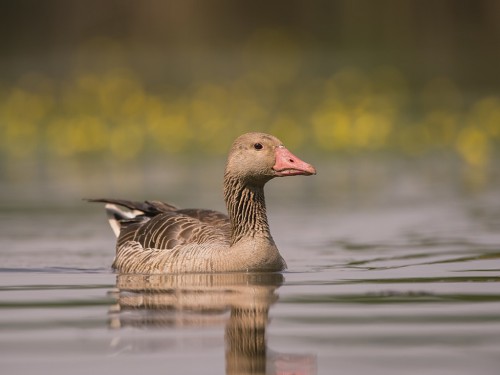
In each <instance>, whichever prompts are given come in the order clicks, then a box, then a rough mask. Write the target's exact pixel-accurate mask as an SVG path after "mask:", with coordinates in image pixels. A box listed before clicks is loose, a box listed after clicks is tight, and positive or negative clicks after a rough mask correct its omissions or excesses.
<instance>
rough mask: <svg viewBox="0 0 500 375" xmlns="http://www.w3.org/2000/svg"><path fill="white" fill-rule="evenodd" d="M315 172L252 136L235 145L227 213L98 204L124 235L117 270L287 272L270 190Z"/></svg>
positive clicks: (275, 142) (269, 139) (270, 141)
mask: <svg viewBox="0 0 500 375" xmlns="http://www.w3.org/2000/svg"><path fill="white" fill-rule="evenodd" d="M312 174H316V170H315V169H314V167H313V166H311V165H310V164H307V163H305V162H303V161H302V160H300V159H299V158H297V157H296V156H294V155H293V154H291V153H290V151H288V150H287V149H286V148H285V147H284V146H283V144H282V143H281V141H280V140H279V139H277V138H276V137H274V136H272V135H268V134H264V133H247V134H244V135H242V136H240V137H238V138H237V139H236V140H235V141H234V143H233V146H232V147H231V150H230V152H229V156H228V160H227V163H226V169H225V173H224V199H225V202H226V207H227V210H228V215H225V214H223V213H220V212H217V211H212V210H200V209H178V208H177V207H175V206H172V205H170V204H168V203H163V202H158V201H145V202H131V201H126V200H119V199H94V200H91V201H93V202H104V203H106V210H107V212H108V216H109V221H110V224H111V227H112V228H113V230H114V232H115V234H116V235H117V237H118V239H117V245H116V257H115V260H114V262H113V267H114V268H116V269H117V270H118V271H120V272H122V273H145V274H152V273H186V272H234V271H281V270H283V269H285V268H286V263H285V261H284V260H283V258H282V257H281V255H280V253H279V251H278V249H277V247H276V245H275V243H274V240H273V238H272V236H271V233H270V231H269V224H268V221H267V216H266V204H265V200H264V185H265V183H266V182H267V181H269V180H270V179H272V178H274V177H284V176H295V175H312ZM121 207H125V208H127V209H128V210H123V209H122V208H121Z"/></svg>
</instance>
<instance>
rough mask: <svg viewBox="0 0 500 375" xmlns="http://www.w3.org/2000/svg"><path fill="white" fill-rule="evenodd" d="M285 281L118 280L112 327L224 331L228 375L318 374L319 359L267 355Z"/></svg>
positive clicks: (268, 276)
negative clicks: (273, 311)
mask: <svg viewBox="0 0 500 375" xmlns="http://www.w3.org/2000/svg"><path fill="white" fill-rule="evenodd" d="M283 280H284V278H283V275H281V274H279V273H230V274H177V275H118V276H117V281H116V286H117V289H116V292H115V298H116V304H115V305H113V306H112V307H111V309H110V313H109V316H110V320H109V324H110V327H112V328H117V329H118V328H121V327H130V326H133V327H156V328H159V327H165V328H168V327H176V328H179V327H203V326H224V325H225V334H224V338H225V346H226V352H225V360H226V374H228V375H229V374H231V375H232V374H234V375H236V374H238V375H239V374H304V375H305V374H314V373H316V358H315V356H312V355H296V354H280V353H270V351H268V349H267V342H266V327H267V324H268V321H269V317H268V313H269V308H270V306H271V305H272V304H273V303H275V302H276V301H277V300H278V294H277V292H276V291H277V289H278V288H279V287H280V286H281V284H282V283H283Z"/></svg>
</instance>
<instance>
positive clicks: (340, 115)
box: [0, 35, 500, 167]
mask: <svg viewBox="0 0 500 375" xmlns="http://www.w3.org/2000/svg"><path fill="white" fill-rule="evenodd" d="M262 40H266V43H267V44H266V43H262ZM274 42H275V43H279V45H280V53H284V54H285V55H286V56H287V58H286V59H285V61H286V62H287V63H286V64H283V59H281V60H279V61H278V62H276V63H273V61H274V60H273V59H272V58H271V59H266V58H256V56H266V53H268V52H269V51H272V50H273V39H272V38H271V40H269V38H268V37H266V38H264V37H262V38H260V39H259V35H256V36H254V37H253V38H252V39H251V40H250V42H249V43H248V45H247V46H245V47H244V49H243V53H242V57H243V60H244V64H242V65H243V67H242V68H241V69H240V71H241V74H239V75H238V76H235V77H234V78H232V79H231V80H228V81H226V82H223V83H221V82H220V81H215V80H214V82H203V83H201V82H200V83H198V84H196V85H193V87H191V88H185V89H176V90H170V91H169V90H165V92H162V93H159V94H158V93H153V92H152V90H147V89H146V88H145V83H143V82H142V81H141V79H140V78H139V75H137V74H135V73H134V72H133V71H132V70H130V69H125V68H123V69H108V70H104V71H101V72H100V73H96V71H97V70H96V69H88V70H79V71H78V73H75V74H74V75H73V76H72V78H70V79H68V80H67V81H65V82H63V83H56V82H55V81H52V80H51V79H49V78H48V77H45V76H42V75H39V74H33V73H29V74H26V75H25V76H24V77H22V78H21V79H20V80H19V82H18V83H17V84H15V85H13V86H12V87H3V88H2V87H0V97H1V98H2V101H1V103H0V151H1V152H2V154H3V155H4V156H6V157H9V158H32V157H39V156H40V155H50V156H54V157H59V158H66V157H79V156H83V155H96V156H103V155H105V156H108V157H111V158H116V159H130V158H135V157H139V156H141V155H145V154H147V153H150V152H165V153H188V152H192V150H199V151H200V152H203V153H208V154H210V153H225V152H226V150H227V147H228V144H229V143H230V142H231V140H232V139H233V138H234V137H235V136H236V135H238V134H239V133H241V132H244V131H248V130H263V131H268V132H271V133H275V134H276V135H278V136H281V137H282V138H283V139H284V140H286V142H287V144H288V145H289V146H290V147H291V148H293V149H298V148H301V147H302V148H308V149H314V150H323V151H325V152H349V153H357V152H365V151H374V150H390V151H396V152H402V153H404V154H411V155H414V154H421V153H424V152H429V151H435V150H453V151H454V152H456V153H458V154H459V155H460V156H461V157H462V158H463V160H464V161H465V162H466V163H467V164H468V165H471V166H474V167H476V166H479V167H481V166H485V165H487V164H488V162H489V159H490V158H491V153H492V150H493V148H494V146H495V145H496V144H498V143H499V140H500V98H499V97H480V98H478V99H476V100H473V101H472V102H471V103H465V101H464V95H463V93H462V92H461V90H460V89H459V88H457V87H456V86H455V85H454V83H453V82H452V81H450V80H448V79H446V78H437V79H434V80H431V81H430V82H428V83H427V84H426V85H425V87H424V89H423V90H421V92H415V90H413V89H410V87H409V86H410V85H409V83H408V82H407V79H406V77H405V76H404V75H403V74H402V73H401V72H400V71H398V70H397V69H395V68H391V67H382V68H378V69H375V70H374V71H372V72H364V71H360V70H357V69H354V68H352V67H348V68H344V69H340V70H339V71H337V72H335V73H333V74H332V75H331V77H330V78H328V79H326V80H322V81H318V80H312V79H310V77H309V78H308V77H304V75H303V74H301V75H299V74H298V73H299V68H300V61H301V56H300V53H299V50H298V49H296V48H294V44H293V43H292V42H290V41H289V40H288V39H286V38H285V37H284V36H283V35H278V36H275V39H274ZM269 43H270V44H269ZM268 44H269V45H268ZM269 53H271V52H269ZM416 108H417V110H416Z"/></svg>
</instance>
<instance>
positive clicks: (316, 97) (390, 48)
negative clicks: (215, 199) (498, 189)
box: [0, 0, 500, 205]
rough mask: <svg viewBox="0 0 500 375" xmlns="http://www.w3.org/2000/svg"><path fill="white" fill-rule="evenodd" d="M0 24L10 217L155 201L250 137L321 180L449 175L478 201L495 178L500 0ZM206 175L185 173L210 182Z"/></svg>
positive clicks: (103, 15) (7, 18)
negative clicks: (379, 162)
mask: <svg viewBox="0 0 500 375" xmlns="http://www.w3.org/2000/svg"><path fill="white" fill-rule="evenodd" d="M0 9H1V10H0V35H1V37H0V183H1V194H2V202H3V204H4V205H16V204H18V203H19V202H32V203H33V202H41V201H48V200H53V201H66V202H69V201H72V202H75V198H76V197H79V196H88V195H103V194H104V195H105V194H113V193H117V192H119V193H127V192H130V193H133V194H137V195H140V194H142V193H148V192H150V190H151V191H155V190H159V191H165V190H168V189H169V184H170V185H171V184H172V183H173V182H172V179H174V178H173V177H172V176H174V172H173V171H174V170H175V173H176V174H175V176H185V175H188V174H189V168H188V167H186V165H188V166H189V165H191V166H192V165H200V163H209V161H210V160H220V159H222V158H223V157H224V155H225V154H226V152H227V150H228V148H229V145H230V143H231V141H232V140H233V138H235V137H236V136H238V135H239V134H241V133H243V132H246V131H253V130H258V131H265V132H270V133H273V134H275V135H277V136H278V137H280V138H281V139H282V140H283V141H284V142H285V143H286V145H287V146H288V147H289V148H290V149H291V150H293V151H294V152H295V153H297V154H299V155H301V156H304V158H306V159H307V160H312V161H313V162H315V163H319V164H320V165H326V166H327V165H329V163H330V161H332V160H353V159H356V160H359V159H365V160H367V159H373V158H378V159H380V158H384V159H386V160H393V161H394V160H410V159H411V160H417V159H418V160H424V159H425V160H427V163H428V165H432V164H433V163H436V162H437V163H442V162H443V160H446V163H448V164H447V167H446V168H443V169H442V170H441V172H440V173H442V172H443V171H447V170H449V169H450V168H451V169H453V170H454V171H455V172H456V173H462V174H463V176H464V180H466V181H468V183H470V184H472V185H474V186H476V187H478V186H479V187H480V186H482V185H484V184H488V183H489V182H490V181H491V180H492V179H494V178H496V177H495V176H496V175H497V174H496V169H495V159H497V158H498V155H496V154H497V152H496V149H498V145H499V143H500V89H499V88H500V71H499V67H500V2H499V1H496V0H461V1H454V0H439V1H434V0H432V1H431V0H381V1H370V0H332V1H299V0H288V1H260V0H258V1H232V0H204V1H203V0H182V1H180V0H179V1H176V0H167V1H159V0H158V1H151V0H146V1H131V0H121V1H111V0H108V1H102V0H101V1H98V0H86V1H80V0H74V1H67V0H45V1H30V0H19V1H14V0H12V1H10V0H7V1H2V2H1V4H0ZM176 166H178V167H176ZM176 168H177V169H176ZM220 168H221V166H220V164H219V169H220ZM162 170H163V171H168V172H169V176H165V177H158V176H159V175H161V172H162ZM209 170H210V171H211V169H209ZM209 170H206V171H205V169H203V168H202V169H199V170H198V171H197V174H198V175H200V174H201V176H202V177H203V176H204V175H203V173H205V174H206V176H205V177H207V176H208V177H213V179H214V180H215V181H216V184H220V176H219V175H220V174H221V173H219V174H218V175H216V176H213V173H212V172H210V171H209ZM361 170H362V171H365V172H366V171H367V170H370V168H368V167H366V168H365V169H363V168H361ZM204 171H205V172H204ZM457 171H458V172H457ZM361 173H363V172H361ZM371 173H372V174H373V173H375V172H373V171H372V172H371ZM179 181H184V182H185V180H182V178H180V179H179ZM179 186H182V184H180V185H179ZM214 186H215V185H214ZM165 195H167V194H165ZM78 204H79V203H78Z"/></svg>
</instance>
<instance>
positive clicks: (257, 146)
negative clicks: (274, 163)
mask: <svg viewBox="0 0 500 375" xmlns="http://www.w3.org/2000/svg"><path fill="white" fill-rule="evenodd" d="M262 147H264V146H262V143H256V144H254V145H253V148H255V149H256V150H262Z"/></svg>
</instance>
